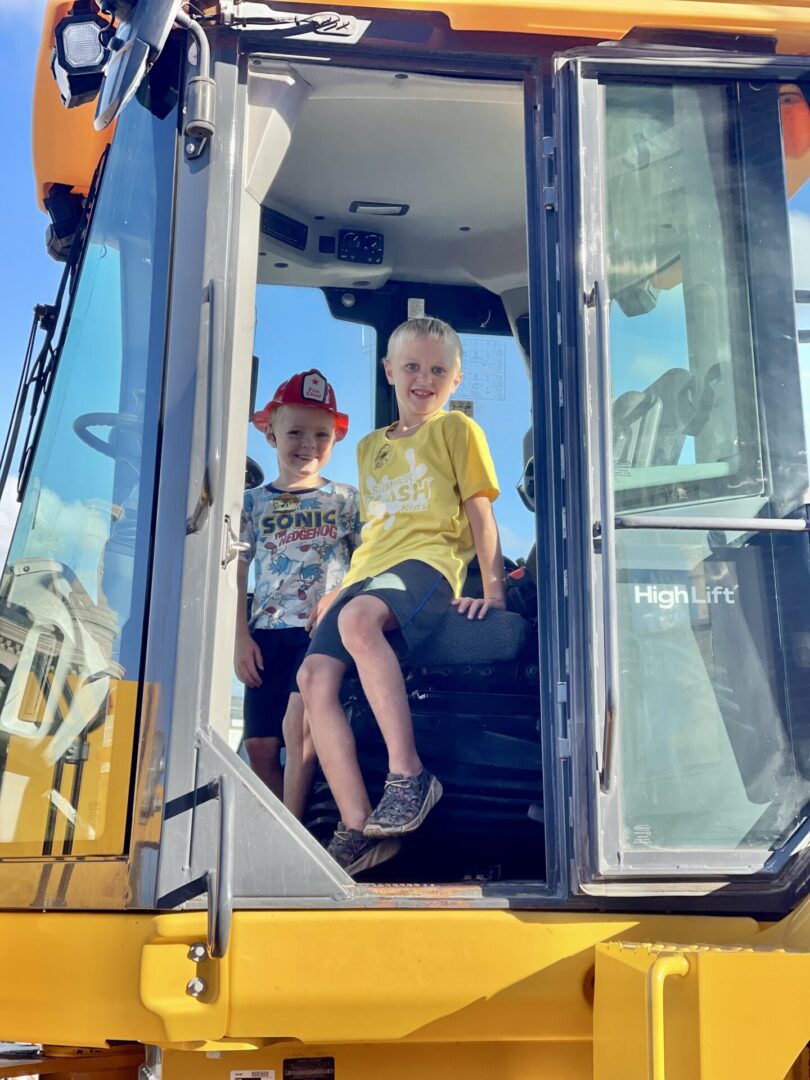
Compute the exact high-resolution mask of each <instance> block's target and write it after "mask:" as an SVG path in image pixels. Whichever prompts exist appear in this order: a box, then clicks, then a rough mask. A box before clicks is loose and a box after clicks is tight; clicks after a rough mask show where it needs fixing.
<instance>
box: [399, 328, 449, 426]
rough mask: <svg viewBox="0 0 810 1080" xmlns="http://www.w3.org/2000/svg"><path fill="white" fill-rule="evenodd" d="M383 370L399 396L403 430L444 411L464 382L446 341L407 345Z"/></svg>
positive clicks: (417, 341) (419, 341) (415, 341)
mask: <svg viewBox="0 0 810 1080" xmlns="http://www.w3.org/2000/svg"><path fill="white" fill-rule="evenodd" d="M384 367H385V374H386V377H387V379H388V381H389V383H390V384H391V385H392V386H393V387H394V390H395V392H396V395H397V406H398V408H399V426H400V429H403V430H407V429H408V428H411V427H416V426H418V425H420V424H423V423H424V422H425V421H426V420H429V419H430V417H431V416H433V415H434V414H435V413H437V412H441V410H442V409H443V408H444V407H445V405H446V404H447V402H448V401H449V399H450V395H451V394H452V393H453V391H454V390H455V389H456V387H457V386H458V385H459V383H460V382H461V367H460V364H459V358H458V356H457V355H456V353H455V351H454V350H453V349H452V347H451V346H450V345H449V344H448V343H447V342H444V341H440V340H438V339H435V338H427V337H422V338H414V339H413V340H411V341H406V342H404V343H403V344H402V345H401V346H400V347H399V348H398V349H397V351H396V352H395V353H394V355H393V356H392V357H389V358H388V359H387V360H386V361H385V363H384Z"/></svg>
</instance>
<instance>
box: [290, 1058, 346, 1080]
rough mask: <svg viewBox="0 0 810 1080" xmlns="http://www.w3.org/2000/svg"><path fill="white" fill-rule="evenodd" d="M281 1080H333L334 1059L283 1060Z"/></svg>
mask: <svg viewBox="0 0 810 1080" xmlns="http://www.w3.org/2000/svg"><path fill="white" fill-rule="evenodd" d="M283 1080H335V1059H334V1058H331V1057H318V1058H285V1059H284V1077H283Z"/></svg>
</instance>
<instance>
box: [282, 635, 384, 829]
mask: <svg viewBox="0 0 810 1080" xmlns="http://www.w3.org/2000/svg"><path fill="white" fill-rule="evenodd" d="M345 673H346V665H345V664H344V663H343V661H342V660H336V659H335V658H334V657H333V656H324V655H322V654H321V653H313V654H311V655H310V656H307V658H306V659H305V660H304V662H303V664H302V665H301V667H300V668H299V670H298V686H299V688H300V690H301V695H302V697H303V699H304V707H305V708H306V711H307V715H308V716H309V723H310V729H311V731H312V738H313V741H314V743H315V751H316V753H317V755H318V760H319V761H320V763H321V768H322V769H323V771H324V775H325V776H326V780H327V783H328V784H329V788H330V790H331V792H332V796H333V797H334V800H335V802H336V803H337V808H338V810H339V811H340V817H341V820H342V822H343V824H344V825H346V826H347V827H348V828H350V829H360V830H362V828H363V826H364V825H365V823H366V821H367V820H368V816H369V814H370V813H371V803H370V802H369V798H368V792H367V791H366V785H365V784H364V782H363V774H362V773H361V772H360V766H359V765H358V764H357V750H356V747H355V744H354V735H353V734H352V729H351V727H350V726H349V721H348V720H347V719H346V714H345V713H344V711H343V706H342V705H341V704H340V684H341V683H342V682H343V676H344V674H345Z"/></svg>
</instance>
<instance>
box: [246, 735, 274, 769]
mask: <svg viewBox="0 0 810 1080" xmlns="http://www.w3.org/2000/svg"><path fill="white" fill-rule="evenodd" d="M245 750H247V755H248V757H249V758H250V763H251V765H257V764H258V765H274V764H275V763H276V762H279V761H280V760H281V739H276V738H252V739H245Z"/></svg>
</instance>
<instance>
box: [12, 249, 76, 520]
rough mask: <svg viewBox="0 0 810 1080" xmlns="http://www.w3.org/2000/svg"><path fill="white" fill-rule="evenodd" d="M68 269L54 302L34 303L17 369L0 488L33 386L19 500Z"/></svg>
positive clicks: (45, 387)
mask: <svg viewBox="0 0 810 1080" xmlns="http://www.w3.org/2000/svg"><path fill="white" fill-rule="evenodd" d="M69 273H70V270H69V265H68V266H66V267H65V272H64V273H63V275H62V280H61V282H60V283H59V292H58V293H57V296H56V302H55V303H53V304H37V306H36V307H35V308H34V321H33V323H32V325H31V333H30V334H29V335H28V346H27V348H26V350H25V360H24V361H23V367H22V372H21V373H20V381H19V383H18V385H17V394H16V396H15V398H14V408H13V409H12V412H11V422H10V424H9V427H8V431H7V432H6V439H5V442H4V443H3V453H2V456H1V457H0V492H2V491H3V490H4V489H5V486H6V480H8V474H9V471H10V469H11V461H12V458H13V457H14V451H15V449H16V446H17V440H18V439H19V437H20V429H21V428H22V423H23V416H24V414H25V403H26V400H27V398H28V394H29V392H30V391H31V389H32V387H33V396H32V399H31V408H30V415H29V421H28V430H27V431H26V436H25V446H24V449H23V453H22V456H21V458H20V469H19V475H18V480H17V501H18V502H19V501H20V497H21V493H22V488H23V485H22V483H21V479H22V475H23V470H24V467H25V465H26V464H27V460H28V459H29V458H30V449H31V433H32V429H33V425H34V420H35V417H36V413H37V409H38V407H39V404H40V401H41V400H42V397H43V395H47V390H48V387H49V381H50V377H51V375H52V374H53V368H54V357H55V355H56V354H55V352H54V349H53V345H52V342H53V338H54V334H55V333H56V326H57V323H58V320H59V309H60V307H61V303H62V296H63V294H64V289H65V284H66V281H67V278H68V276H69ZM40 330H42V331H44V333H45V340H44V341H43V343H42V347H41V348H40V350H39V352H38V353H37V356H36V358H34V344H35V342H36V338H37V334H38V333H39V331H40Z"/></svg>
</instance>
